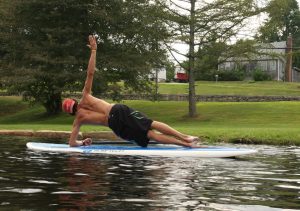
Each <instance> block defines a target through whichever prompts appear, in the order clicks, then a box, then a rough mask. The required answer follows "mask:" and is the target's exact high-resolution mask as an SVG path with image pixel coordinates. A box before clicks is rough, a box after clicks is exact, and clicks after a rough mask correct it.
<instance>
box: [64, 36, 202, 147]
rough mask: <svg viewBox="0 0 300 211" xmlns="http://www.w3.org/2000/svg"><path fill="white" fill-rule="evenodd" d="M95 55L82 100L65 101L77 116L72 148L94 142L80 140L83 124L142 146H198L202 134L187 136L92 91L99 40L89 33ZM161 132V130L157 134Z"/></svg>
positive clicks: (70, 143) (90, 64)
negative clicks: (108, 129)
mask: <svg viewBox="0 0 300 211" xmlns="http://www.w3.org/2000/svg"><path fill="white" fill-rule="evenodd" d="M88 47H89V48H90V50H91V56H90V59H89V64H88V69H87V77H86V81H85V85H84V88H83V91H82V99H81V101H80V102H79V103H78V102H77V101H76V100H75V99H70V98H67V99H65V100H64V101H63V104H62V109H63V111H64V112H67V113H69V114H71V115H75V120H74V122H73V128H72V133H71V136H70V139H69V145H70V146H71V147H77V146H82V145H91V144H92V139H90V138H86V139H84V140H77V136H78V133H79V130H80V126H81V125H83V124H93V125H104V126H108V127H109V128H111V129H112V130H113V131H114V133H115V134H116V135H117V136H119V137H120V138H122V139H124V140H128V141H131V140H134V141H135V142H136V143H137V144H138V145H139V146H142V147H147V145H148V142H149V140H150V139H153V140H155V141H157V142H159V143H163V144H176V145H181V146H186V147H196V146H195V141H197V140H199V138H198V137H194V136H189V135H185V134H183V133H180V132H178V131H177V130H175V129H173V128H171V127H170V126H168V125H166V124H164V123H162V122H158V121H153V120H151V119H149V118H147V117H146V116H145V115H143V114H141V113H140V112H138V111H134V110H133V109H131V108H129V107H128V106H126V105H123V104H111V103H108V102H106V101H104V100H102V99H98V98H96V97H93V96H92V94H91V89H92V83H93V77H94V73H95V65H96V51H97V41H96V38H95V37H94V36H92V35H90V36H89V45H88ZM156 131H158V132H159V133H157V132H156Z"/></svg>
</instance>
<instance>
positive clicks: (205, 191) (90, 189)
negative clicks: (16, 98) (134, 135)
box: [0, 141, 300, 210]
mask: <svg viewBox="0 0 300 211" xmlns="http://www.w3.org/2000/svg"><path fill="white" fill-rule="evenodd" d="M25 143H26V142H25V141H23V142H22V141H19V142H17V141H14V142H10V143H7V142H5V141H1V142H0V145H1V149H2V150H1V152H0V184H1V188H0V199H1V201H0V210H1V209H2V208H4V209H36V210H40V208H43V209H45V208H47V207H48V208H49V209H50V210H51V209H55V210H66V209H67V210H70V209H74V210H85V209H95V210H141V209H143V210H278V209H280V208H286V209H299V208H300V204H299V199H300V170H299V168H300V167H299V159H300V148H297V147H272V146H247V147H250V148H251V147H253V148H256V149H259V153H258V154H255V155H251V156H246V157H242V158H239V159H195V158H158V157H151V158H149V157H134V156H109V155H79V154H60V153H38V152H32V151H28V150H26V149H25Z"/></svg>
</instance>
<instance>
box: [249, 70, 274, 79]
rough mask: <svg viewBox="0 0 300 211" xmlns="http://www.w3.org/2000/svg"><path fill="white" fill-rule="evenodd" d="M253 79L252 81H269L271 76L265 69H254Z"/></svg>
mask: <svg viewBox="0 0 300 211" xmlns="http://www.w3.org/2000/svg"><path fill="white" fill-rule="evenodd" d="M253 79H254V81H270V80H271V76H270V75H269V74H268V73H267V72H265V71H262V70H260V69H256V70H254V72H253Z"/></svg>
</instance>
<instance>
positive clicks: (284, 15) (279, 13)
mask: <svg viewBox="0 0 300 211" xmlns="http://www.w3.org/2000/svg"><path fill="white" fill-rule="evenodd" d="M266 12H267V14H268V19H267V21H266V22H265V24H264V25H263V26H261V27H260V29H259V31H258V34H257V39H258V40H260V41H261V42H279V41H287V37H288V36H289V35H292V37H293V46H297V47H299V46H300V27H299V26H300V11H299V5H298V2H297V1H296V0H284V1H282V0H272V1H270V2H269V4H268V5H267V10H266ZM293 66H296V67H300V53H299V50H298V51H296V52H294V54H293Z"/></svg>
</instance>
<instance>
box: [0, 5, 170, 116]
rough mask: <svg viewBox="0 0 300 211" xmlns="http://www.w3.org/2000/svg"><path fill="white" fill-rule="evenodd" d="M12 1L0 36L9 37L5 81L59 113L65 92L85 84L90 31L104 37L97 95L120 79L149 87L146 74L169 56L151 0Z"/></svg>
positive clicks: (3, 63)
mask: <svg viewBox="0 0 300 211" xmlns="http://www.w3.org/2000/svg"><path fill="white" fill-rule="evenodd" d="M3 1H4V2H5V3H7V5H9V4H8V2H9V0H3ZM12 1H13V2H14V4H12V5H11V7H10V8H9V9H10V10H11V11H13V13H11V14H10V17H11V18H10V22H9V25H10V27H9V28H10V30H8V31H5V32H0V40H1V38H5V37H6V38H9V39H2V40H4V42H5V43H6V46H9V48H8V47H7V48H5V55H3V59H2V60H1V62H0V65H1V68H0V71H1V74H2V76H5V77H3V78H1V79H2V80H5V82H6V83H8V82H10V85H11V86H10V88H14V89H15V90H17V91H19V92H22V93H23V95H24V96H25V98H26V99H27V100H30V101H35V102H40V103H42V104H43V105H44V106H45V108H46V110H47V112H48V113H50V114H53V113H57V112H59V111H60V109H61V108H60V105H61V94H62V93H63V91H77V90H80V87H82V83H83V82H84V80H83V78H85V74H86V72H85V68H86V64H87V59H88V58H87V56H88V49H87V48H86V43H87V36H88V35H89V34H91V33H93V34H96V35H99V36H100V38H99V40H98V42H99V50H98V51H99V54H98V59H97V68H98V70H97V71H98V73H97V74H96V76H95V78H94V80H95V83H94V85H95V87H94V88H93V90H94V91H96V92H97V93H102V92H104V91H105V90H107V87H108V84H109V83H114V82H116V81H119V80H120V79H122V80H124V81H125V84H126V86H130V87H134V88H135V89H145V88H147V83H146V78H147V77H146V76H147V75H148V73H149V72H150V69H151V68H152V66H154V65H156V64H157V63H160V61H161V60H162V59H163V58H164V50H163V49H162V48H161V47H160V45H159V42H160V41H161V40H163V39H164V37H165V36H166V35H167V33H166V29H165V27H164V26H163V25H162V24H161V23H160V21H159V19H157V18H156V13H159V12H160V11H159V8H158V7H156V5H154V4H152V3H151V1H150V0H139V1H134V0H129V1H122V0H113V1H108V0H87V1H80V0H65V1H61V0H52V1H42V0H27V1H22V0H12ZM6 11H7V10H5V9H4V10H3V11H2V14H4V12H6ZM0 13H1V11H0ZM2 23H3V24H2V25H5V24H8V22H4V21H3V22H2ZM4 35H5V36H4Z"/></svg>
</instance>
